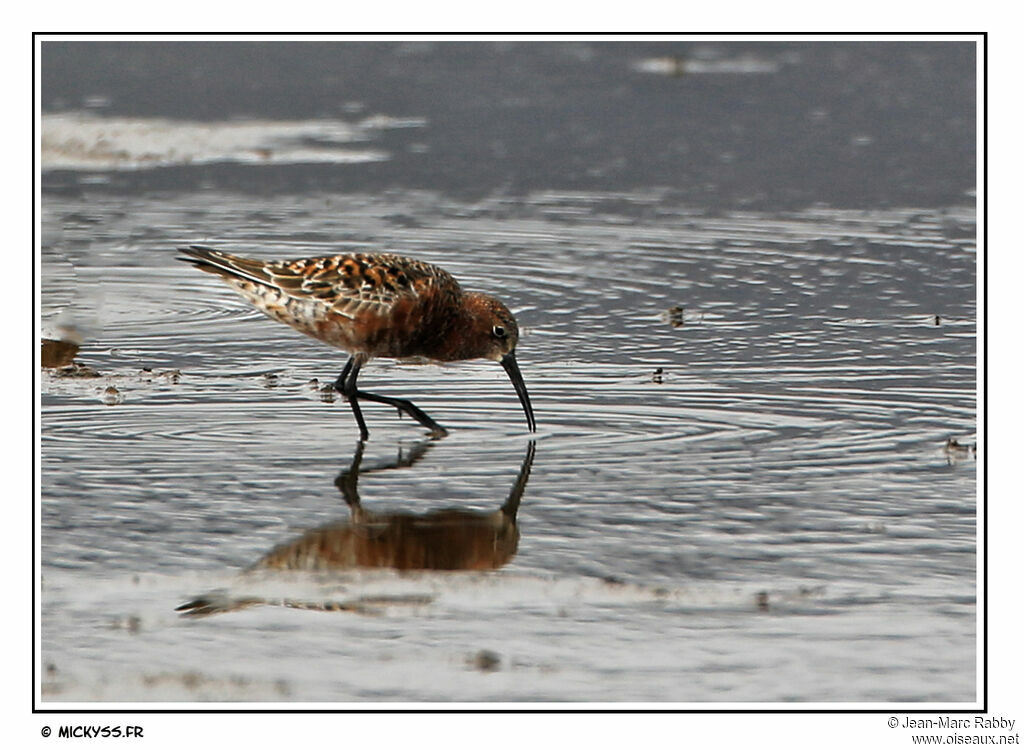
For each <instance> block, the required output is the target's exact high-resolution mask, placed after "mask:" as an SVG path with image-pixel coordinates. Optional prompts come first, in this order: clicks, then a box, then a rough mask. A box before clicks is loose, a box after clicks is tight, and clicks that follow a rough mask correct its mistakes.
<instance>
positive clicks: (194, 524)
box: [39, 52, 977, 703]
mask: <svg viewBox="0 0 1024 750" xmlns="http://www.w3.org/2000/svg"><path fill="white" fill-rule="evenodd" d="M623 58H624V59H625V60H627V61H631V62H630V64H632V65H634V66H636V65H637V64H638V63H637V61H638V60H639V61H643V60H644V59H654V60H657V59H658V58H656V57H650V56H649V55H648V57H645V56H644V55H643V54H640V53H639V52H638V53H637V54H636V55H624V56H623ZM723 59H724V60H725V62H722V61H719V63H718V64H719V65H720V66H721V65H725V63H726V62H728V60H729V59H731V58H729V57H728V56H726V57H725V58H723ZM737 59H739V60H741V61H747V60H748V58H746V57H742V56H740V57H738V58H737ZM771 60H774V61H775V63H778V64H775V63H773V64H772V65H769V66H767V67H768V68H769V69H768V70H763V68H765V66H764V65H762V66H760V67H758V66H751V65H747V63H746V62H744V66H747V67H748V68H750V75H751V76H755V75H756V76H762V75H769V76H771V75H781V74H782V73H781V72H780V71H784V70H785V69H787V66H793V67H796V68H799V67H800V58H799V57H798V56H797V57H793V56H789V57H787V56H784V55H783V56H782V57H778V56H775V57H772V58H771ZM730 64H731V63H730ZM708 65H710V63H705V67H707V66H708ZM647 66H648V67H649V68H650V67H652V66H653V63H647ZM726 67H727V68H728V65H726ZM741 67H743V66H741ZM698 68H699V66H698ZM625 69H628V68H625V67H624V70H625ZM744 69H746V68H744ZM388 114H389V115H391V114H393V115H394V116H395V117H399V116H401V117H406V116H414V115H417V114H418V113H415V112H413V113H408V112H403V111H397V110H394V111H392V112H389V113H388ZM417 122H418V121H417ZM433 122H434V121H433V120H431V119H430V117H427V118H425V119H424V121H423V123H421V124H420V125H417V126H416V127H423V128H424V129H428V130H429V129H430V127H432V124H433ZM133 132H135V131H133ZM299 136H300V137H302V135H301V133H300V134H299ZM424 137H426V136H424ZM385 150H386V149H385ZM158 152H160V153H164V152H163V151H160V150H158ZM232 153H235V152H232ZM413 153H414V152H413ZM233 158H234V157H228V161H231V160H232V159H233ZM331 158H334V157H331ZM389 158H393V159H395V160H398V161H403V160H405V159H408V158H411V157H409V156H408V154H406V155H404V156H394V155H392V156H391V157H389ZM335 161H336V159H335ZM368 164H369V163H368ZM363 166H367V165H363ZM363 166H360V167H359V168H363ZM233 168H234V167H223V168H221V170H222V171H217V172H210V173H206V174H207V177H208V178H211V176H212V179H213V182H214V183H215V184H207V185H206V186H205V187H200V188H198V189H196V188H195V187H194V186H193V185H192V184H191V182H192V180H193V179H199V180H200V181H201V180H202V179H203V178H202V177H201V176H197V175H198V173H199V172H201V171H202V170H204V169H206V167H205V166H201V165H195V166H192V167H187V166H186V167H182V169H185V170H188V169H191V170H193V173H191V174H192V176H189V177H188V178H183V179H185V181H186V182H188V183H189V184H188V185H185V186H183V187H181V188H180V189H178V190H166V189H164V188H162V187H161V188H159V189H157V188H151V187H150V188H147V187H146V185H147V184H148V183H147V180H149V179H151V178H150V177H148V176H147V175H148V174H149V173H148V172H147V171H146V170H145V169H142V170H141V172H139V173H138V174H135V173H134V172H132V169H136V167H133V168H132V169H129V170H125V169H124V167H123V165H120V166H117V165H109V171H103V170H100V172H99V173H96V172H88V173H78V172H75V171H74V169H73V168H72V167H71V166H69V165H68V164H63V165H62V166H61V167H60V169H61V170H65V171H53V172H48V173H47V175H48V176H47V177H45V178H44V187H47V190H46V191H45V193H44V200H43V212H42V228H43V232H42V237H43V250H42V258H41V271H42V273H41V280H42V298H41V305H42V322H43V330H44V332H45V331H47V330H53V331H56V330H59V329H60V328H61V327H62V326H63V327H65V328H67V327H71V326H73V327H74V328H75V329H76V330H77V331H78V332H79V334H80V335H81V336H82V337H83V344H82V348H81V350H80V351H79V354H78V357H77V359H78V360H79V361H80V362H82V363H84V364H86V365H88V366H90V367H92V368H94V369H95V370H97V371H98V372H99V373H100V376H99V377H94V378H84V377H82V378H70V377H60V376H58V375H57V374H55V373H54V372H43V374H42V375H41V378H40V387H41V390H42V415H41V424H42V431H41V440H42V448H41V471H42V484H41V504H40V512H39V517H40V519H41V550H42V557H41V563H42V565H41V568H42V579H43V580H42V595H41V603H42V620H41V633H42V639H41V650H42V664H43V667H44V669H43V673H42V699H43V701H45V702H50V701H97V700H99V701H127V702H135V701H150V700H185V701H195V700H253V701H331V702H344V701H417V702H420V701H425V702H434V701H438V702H445V701H497V702H502V701H596V702H605V701H677V702H717V701H728V702H737V701H765V702H776V701H800V702H833V701H857V702H921V701H928V702H946V703H949V702H965V701H973V700H975V697H976V680H977V674H976V668H975V661H976V657H975V647H976V636H977V633H976V617H977V607H976V574H977V571H976V552H977V546H976V532H977V517H976V510H977V508H976V480H977V477H976V459H975V457H974V455H973V453H972V452H971V451H970V450H969V449H967V450H961V449H958V448H956V447H949V446H947V440H948V439H949V438H955V439H956V440H957V441H958V443H960V444H963V445H970V444H972V443H973V442H974V441H975V437H974V433H975V430H976V413H977V401H976V386H977V383H976V375H975V373H976V356H977V351H976V333H977V332H976V320H977V309H976V246H975V212H974V208H973V202H972V200H971V199H970V197H969V196H966V195H965V196H964V197H963V200H961V201H943V200H937V201H933V202H931V203H928V204H927V205H926V204H925V203H922V204H918V205H917V206H909V207H906V206H905V207H899V206H895V207H894V206H892V205H888V206H886V205H870V206H860V207H855V208H838V207H829V206H825V205H822V204H815V205H809V207H804V208H785V207H782V206H776V207H774V208H765V209H764V210H760V209H759V210H753V209H751V208H743V207H739V206H735V205H732V206H723V205H717V206H715V207H714V208H709V207H707V206H706V205H701V204H700V203H699V202H697V203H695V202H694V201H693V200H692V199H691V196H689V195H686V194H681V193H680V192H679V191H677V190H673V189H670V188H666V187H647V188H643V189H641V188H636V189H632V188H631V189H617V190H616V189H605V190H579V189H569V188H565V187H557V188H556V187H551V188H550V189H532V190H526V191H503V190H496V191H491V192H488V193H487V194H485V195H481V196H475V197H472V198H466V197H465V196H461V197H460V196H458V195H456V194H457V193H458V192H459V191H458V190H451V191H445V190H440V189H439V190H425V189H419V188H416V187H407V188H400V187H394V186H392V187H389V188H387V189H385V190H375V189H374V190H365V191H364V190H359V189H351V190H338V189H331V190H318V191H313V192H309V191H305V190H275V191H272V192H270V193H269V194H255V195H254V193H253V192H252V191H248V190H244V189H226V188H225V187H224V186H223V184H220V183H221V182H222V181H224V180H228V179H230V180H237V181H240V182H241V183H244V182H245V181H246V179H252V173H244V172H239V173H234V172H230V169H233ZM282 168H283V167H281V165H280V164H279V163H278V164H274V165H267V166H265V167H261V168H260V169H266V170H274V169H278V170H280V169H282ZM367 168H368V167H367ZM114 174H117V175H120V176H119V177H116V178H115V177H112V176H111V175H114ZM126 174H127V175H128V176H125V175H126ZM246 174H249V175H250V177H246ZM273 174H275V175H277V177H276V178H275V179H284V178H283V177H281V172H279V171H278V172H273ZM132 175H134V176H132ZM293 178H294V174H293V175H292V176H291V177H289V178H288V179H289V180H290V179H293ZM120 179H127V180H135V182H132V183H131V184H132V185H134V186H135V187H136V188H137V189H135V190H128V191H126V190H124V189H123V186H121V185H120V184H119V183H118V182H117V180H120ZM152 179H157V178H152ZM160 179H166V177H165V178H160ZM72 185H73V187H70V186H72ZM192 242H204V243H208V244H214V245H216V246H217V247H219V248H221V249H224V250H228V251H230V252H237V253H241V254H249V255H253V256H259V257H267V258H286V257H300V256H308V255H317V254H328V253H334V252H337V251H338V250H339V249H341V248H344V249H351V250H367V249H371V250H383V249H395V250H399V251H400V252H403V253H406V254H409V255H412V256H415V257H417V258H421V259H424V260H427V261H431V262H436V263H438V264H439V265H441V266H443V267H445V268H446V269H448V270H449V271H451V272H452V273H453V274H454V275H455V276H456V277H457V278H459V279H460V281H461V282H462V283H463V286H465V287H466V288H471V289H480V290H483V291H489V292H492V293H495V294H498V295H499V296H501V297H502V298H503V299H505V300H506V302H507V303H508V304H509V306H510V308H511V309H512V310H513V312H514V313H515V314H516V315H517V318H518V320H519V322H520V326H521V327H522V329H523V333H522V338H521V342H520V346H519V352H518V359H519V362H520V365H521V367H522V370H523V374H524V377H525V379H526V383H527V385H528V387H529V390H530V394H531V397H532V400H533V405H534V409H535V411H536V415H537V422H538V434H537V436H536V455H535V457H534V459H533V462H532V470H531V472H530V475H529V481H528V483H527V485H526V487H525V491H524V492H523V496H522V500H521V504H520V506H519V509H518V514H517V518H516V521H517V530H518V534H519V540H518V545H517V546H516V548H515V550H514V553H513V554H512V555H511V557H510V559H508V560H507V562H504V564H503V565H501V566H500V567H498V568H496V569H494V570H476V571H465V572H420V573H402V574H399V573H395V572H393V571H387V570H355V571H352V570H349V571H338V570H334V571H323V570H319V571H291V572H273V571H271V572H268V571H256V572H251V573H248V574H245V573H243V571H244V570H245V569H246V568H248V567H249V566H251V565H253V564H254V563H257V561H258V560H260V559H261V558H262V557H263V556H264V555H266V554H267V553H268V552H270V551H271V550H272V549H274V548H275V547H276V546H278V545H281V544H285V543H288V542H290V541H292V540H294V539H296V538H298V537H300V536H301V535H302V534H303V533H305V532H307V531H309V530H311V529H318V528H322V527H325V526H329V525H339V524H341V525H345V524H351V523H352V511H351V508H350V507H348V506H347V505H346V501H345V499H344V498H343V497H342V493H341V492H340V491H339V488H338V487H337V486H336V485H335V479H336V477H337V476H338V475H339V473H340V472H342V471H344V470H345V469H346V468H348V467H349V465H350V463H351V462H352V460H353V457H354V454H355V451H356V439H357V436H358V433H357V430H356V428H355V423H354V421H353V419H352V416H351V412H350V411H349V408H348V405H347V404H346V403H345V402H344V401H343V400H340V399H339V400H331V399H329V398H327V399H325V398H324V397H323V395H322V394H321V392H320V388H322V387H323V386H324V385H326V384H328V383H330V382H333V380H334V378H335V377H336V376H337V374H338V373H339V371H340V368H341V366H342V365H343V364H344V359H345V355H344V353H342V352H339V351H335V350H331V349H329V348H328V347H326V346H324V345H321V344H319V343H317V342H314V341H312V340H310V339H306V338H304V337H302V336H301V335H300V334H298V333H295V332H293V331H291V330H290V329H288V328H286V327H284V326H281V325H280V324H277V323H274V322H272V321H269V320H267V319H266V318H264V317H263V316H262V315H261V314H260V313H258V312H256V311H254V310H252V309H251V308H249V307H248V306H247V305H246V303H245V302H244V301H243V300H242V299H241V298H240V297H238V296H236V295H235V294H234V293H233V292H232V291H231V290H230V289H228V288H227V287H226V286H224V285H223V284H221V283H220V282H219V281H218V280H217V279H215V278H213V277H210V276H208V275H206V274H202V273H199V272H197V271H195V270H193V269H191V268H190V267H188V266H187V265H186V264H183V263H180V262H178V261H176V260H175V259H174V248H175V247H176V246H177V245H180V244H184V243H192ZM314 379H316V383H315V384H314V383H313V382H312V381H313V380H314ZM360 382H361V384H362V386H363V387H365V388H367V389H370V390H378V391H379V392H381V393H385V394H395V395H400V396H404V397H409V398H412V399H413V400H414V401H415V402H416V403H417V404H418V405H419V406H421V407H422V408H423V409H424V410H425V411H427V412H428V413H429V414H430V415H431V416H433V417H434V418H435V419H437V420H438V421H439V422H440V423H441V424H443V425H444V426H445V427H447V428H448V429H449V430H450V432H451V434H450V436H449V437H448V438H446V439H444V440H440V441H428V440H426V439H425V437H424V435H423V431H422V430H421V429H420V428H419V427H418V426H417V425H415V424H413V423H412V422H411V421H410V420H408V419H399V418H398V417H397V416H396V415H395V414H394V413H393V412H392V410H390V409H388V408H385V407H381V406H378V405H374V404H370V405H367V406H366V407H365V414H366V417H367V421H368V424H369V428H370V432H371V439H370V441H369V442H368V443H367V445H366V448H365V454H364V455H363V457H362V465H363V471H362V476H361V478H360V480H359V491H360V495H361V502H362V504H363V506H364V507H365V508H366V509H367V510H368V511H371V512H374V513H407V514H419V515H422V514H426V513H428V512H429V511H431V510H436V509H439V508H446V507H456V508H460V509H462V510H468V511H478V512H480V513H481V514H483V513H488V512H492V511H496V510H497V509H498V508H499V507H500V506H501V505H502V504H503V503H504V502H505V501H506V499H507V497H508V496H509V493H510V491H511V488H512V487H513V485H514V483H515V481H516V477H517V474H518V473H519V472H520V469H521V466H522V465H523V461H524V458H525V457H526V455H527V450H528V445H529V438H530V435H529V434H528V433H527V431H526V425H525V420H524V418H523V414H522V410H521V407H520V405H519V402H518V400H517V399H516V397H515V394H514V392H513V390H512V387H511V385H510V384H509V383H508V380H507V378H506V376H505V374H504V373H503V372H502V371H501V369H500V368H497V367H495V366H494V364H493V363H489V362H483V361H481V362H471V363H460V364H457V365H451V366H446V367H440V366H433V365H425V366H422V365H421V366H414V365H407V364H397V363H394V362H391V361H386V360H385V361H375V362H372V363H371V364H370V365H368V366H367V367H366V368H365V369H364V371H363V375H362V376H361V380H360ZM111 387H112V388H115V389H116V391H117V398H116V399H113V398H111V396H110V394H109V393H107V390H106V389H108V388H111ZM105 399H106V400H105ZM112 401H116V403H113V404H111V403H110V402H112ZM411 454H415V455H416V456H417V459H416V460H415V461H412V462H409V461H407V460H406V459H407V458H408V456H409V455H411ZM406 464H411V465H406ZM211 592H212V593H213V594H215V596H216V597H217V598H218V601H224V602H238V601H241V600H245V599H258V600H259V603H254V604H252V605H251V606H247V607H241V608H231V607H225V610H226V611H223V612H219V613H216V614H212V615H210V616H207V617H188V616H182V615H181V614H179V613H178V612H175V607H178V606H179V605H182V604H184V603H186V602H188V601H189V600H191V599H194V598H196V597H197V596H201V595H205V594H208V593H211ZM325 610H328V611H325Z"/></svg>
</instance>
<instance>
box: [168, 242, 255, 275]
mask: <svg viewBox="0 0 1024 750" xmlns="http://www.w3.org/2000/svg"><path fill="white" fill-rule="evenodd" d="M178 252H179V253H181V254H182V256H184V257H181V256H179V257H178V260H183V261H185V262H186V263H191V264H192V265H194V266H195V267H196V268H198V269H200V270H202V271H206V272H208V273H215V274H217V275H218V276H220V277H222V278H224V279H227V280H228V281H231V280H236V279H244V280H245V281H252V282H255V283H257V284H269V283H271V277H270V275H269V274H268V273H267V271H266V264H265V263H264V262H263V261H259V260H252V259H250V258H240V257H238V256H237V255H230V254H229V253H222V252H220V251H219V250H214V249H212V248H209V247H202V246H201V245H190V246H189V247H179V248H178Z"/></svg>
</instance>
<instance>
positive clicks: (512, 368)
mask: <svg viewBox="0 0 1024 750" xmlns="http://www.w3.org/2000/svg"><path fill="white" fill-rule="evenodd" d="M499 362H501V366H502V367H504V368H505V372H507V373H508V379H509V380H511V381H512V387H513V388H515V389H516V395H517V396H519V400H520V401H521V402H522V404H523V411H525V412H526V423H527V424H528V425H530V432H536V431H537V422H536V421H535V420H534V418H533V407H532V406H531V405H530V394H529V393H527V392H526V383H524V382H523V376H522V374H521V373H520V372H519V365H518V364H517V363H516V355H515V352H509V353H508V354H506V355H505V356H504V357H502V358H501V359H500V360H499Z"/></svg>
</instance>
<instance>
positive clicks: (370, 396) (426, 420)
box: [355, 390, 448, 437]
mask: <svg viewBox="0 0 1024 750" xmlns="http://www.w3.org/2000/svg"><path fill="white" fill-rule="evenodd" d="M355 395H356V398H361V399H365V400H366V401H376V402H377V403H379V404H387V405H389V406H393V407H395V408H396V409H398V411H399V412H405V413H406V414H408V415H409V416H410V417H412V418H413V419H415V420H416V421H417V422H419V423H420V424H421V425H423V426H424V427H426V428H427V429H428V430H430V434H431V435H432V436H433V437H444V436H445V435H447V434H448V430H446V429H445V428H444V427H442V426H441V425H439V424H438V423H437V422H435V421H434V420H433V419H431V418H430V417H429V416H427V414H426V412H424V411H423V410H422V409H420V408H419V407H418V406H416V404H414V403H413V402H412V401H409V400H407V399H404V398H392V397H391V396H381V395H379V394H376V393H367V392H366V391H358V390H357V391H356V394H355Z"/></svg>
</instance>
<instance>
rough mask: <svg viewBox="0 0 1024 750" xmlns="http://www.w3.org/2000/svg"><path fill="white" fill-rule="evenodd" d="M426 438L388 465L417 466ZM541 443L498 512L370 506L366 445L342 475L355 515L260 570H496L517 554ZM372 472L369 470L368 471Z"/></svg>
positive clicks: (273, 556)
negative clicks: (363, 478) (521, 514)
mask: <svg viewBox="0 0 1024 750" xmlns="http://www.w3.org/2000/svg"><path fill="white" fill-rule="evenodd" d="M426 448H427V446H426V445H425V444H420V445H418V446H417V449H418V450H417V449H414V451H413V453H412V454H411V455H410V456H409V457H406V458H403V457H402V456H401V455H399V459H398V461H397V462H396V463H394V464H391V465H389V466H387V467H382V468H395V467H399V466H411V465H412V464H414V463H415V462H416V461H418V460H419V459H420V458H421V457H422V456H423V454H424V453H425V452H426ZM534 450H535V445H534V442H533V441H530V445H529V448H528V449H527V453H526V458H525V459H524V460H523V465H522V467H521V468H520V470H519V476H518V477H517V478H516V481H515V483H514V484H513V485H512V490H511V491H510V492H509V495H508V499H506V500H505V503H504V504H503V505H502V506H501V508H499V509H498V510H495V511H490V512H480V511H472V510H462V509H458V508H447V509H443V510H433V511H430V512H428V513H409V512H395V513H378V512H374V511H369V510H367V509H365V508H364V507H363V505H362V502H361V501H360V499H359V488H358V484H359V475H360V471H359V467H360V464H361V463H362V457H363V444H362V443H360V444H359V447H358V448H357V449H356V454H355V457H354V458H353V459H352V465H351V466H350V467H349V468H348V469H347V470H346V471H343V472H341V474H339V475H338V478H337V479H335V480H334V483H335V485H337V487H338V489H339V490H341V494H342V495H343V496H344V498H345V502H346V503H347V504H348V507H349V510H350V512H351V520H350V521H343V522H340V523H332V524H329V525H327V526H321V527H319V528H316V529H311V530H310V531H307V532H306V533H305V534H303V535H302V536H301V537H299V538H298V539H296V540H294V541H291V542H288V543H286V544H282V545H280V546H278V547H276V548H275V549H273V550H272V551H271V552H270V553H269V554H267V555H266V556H265V557H264V558H262V559H261V560H260V561H259V562H258V563H256V565H254V566H253V567H254V568H258V569H273V570H335V569H346V568H393V569H395V570H492V569H494V568H500V567H501V566H502V565H504V564H505V563H507V562H508V561H509V560H511V559H512V557H513V556H514V555H515V553H516V549H517V548H518V546H519V528H518V526H517V525H516V513H517V512H518V511H519V502H520V500H521V499H522V496H523V490H524V489H526V482H527V480H528V479H529V476H530V467H531V465H532V464H533V455H534ZM367 473H369V472H367Z"/></svg>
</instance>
